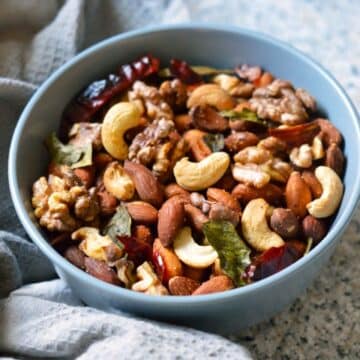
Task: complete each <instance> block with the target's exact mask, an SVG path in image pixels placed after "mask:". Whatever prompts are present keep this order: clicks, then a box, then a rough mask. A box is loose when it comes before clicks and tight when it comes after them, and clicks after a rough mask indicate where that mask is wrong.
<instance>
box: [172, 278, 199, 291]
mask: <svg viewBox="0 0 360 360" xmlns="http://www.w3.org/2000/svg"><path fill="white" fill-rule="evenodd" d="M199 286H200V283H199V282H198V281H195V280H193V279H190V278H188V277H185V276H174V277H173V278H171V279H170V280H169V286H168V287H169V291H170V294H171V295H178V296H186V295H191V294H192V293H193V292H194V291H195V290H196V289H197V288H198V287H199Z"/></svg>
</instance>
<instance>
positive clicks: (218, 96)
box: [187, 84, 236, 110]
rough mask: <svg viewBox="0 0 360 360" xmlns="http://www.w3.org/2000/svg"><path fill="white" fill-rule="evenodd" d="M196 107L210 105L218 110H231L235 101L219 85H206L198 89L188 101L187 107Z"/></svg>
mask: <svg viewBox="0 0 360 360" xmlns="http://www.w3.org/2000/svg"><path fill="white" fill-rule="evenodd" d="M196 105H210V106H213V107H215V108H216V109H218V110H230V109H232V108H233V107H234V106H235V105H236V102H235V100H234V99H233V98H232V97H231V96H230V95H229V94H228V93H227V92H226V91H225V90H224V89H222V88H221V87H220V86H219V85H216V84H205V85H200V86H199V87H197V88H196V89H195V90H194V91H193V92H192V93H191V95H190V97H189V99H188V101H187V107H188V108H192V107H194V106H196Z"/></svg>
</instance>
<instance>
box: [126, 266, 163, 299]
mask: <svg viewBox="0 0 360 360" xmlns="http://www.w3.org/2000/svg"><path fill="white" fill-rule="evenodd" d="M136 275H137V276H138V278H139V279H140V281H138V282H136V283H135V284H133V286H132V287H131V290H134V291H138V292H143V293H145V294H148V295H168V294H169V293H168V291H167V290H166V288H165V287H164V286H163V285H162V284H161V283H160V280H159V278H158V277H157V276H156V274H155V273H154V270H153V269H152V267H151V265H150V264H149V263H148V262H147V261H145V262H144V263H143V264H142V265H140V266H139V267H138V268H137V269H136Z"/></svg>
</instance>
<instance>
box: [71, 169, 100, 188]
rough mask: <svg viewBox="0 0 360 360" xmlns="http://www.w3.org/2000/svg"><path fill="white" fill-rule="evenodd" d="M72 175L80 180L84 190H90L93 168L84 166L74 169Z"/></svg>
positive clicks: (93, 173) (92, 180)
mask: <svg viewBox="0 0 360 360" xmlns="http://www.w3.org/2000/svg"><path fill="white" fill-rule="evenodd" d="M74 174H75V175H76V176H77V177H78V178H79V179H80V180H81V182H82V183H83V184H84V186H85V187H86V188H90V187H91V186H92V185H93V184H94V180H95V166H93V165H92V166H85V167H81V168H77V169H74Z"/></svg>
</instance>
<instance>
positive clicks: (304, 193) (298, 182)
mask: <svg viewBox="0 0 360 360" xmlns="http://www.w3.org/2000/svg"><path fill="white" fill-rule="evenodd" d="M285 197H286V204H287V207H288V208H289V209H291V210H292V211H293V212H294V214H295V215H296V216H298V217H299V218H300V219H302V218H303V217H305V216H306V214H307V208H306V205H307V204H308V203H309V202H310V201H311V199H312V197H311V192H310V189H309V187H308V186H307V184H306V182H305V181H304V180H303V179H302V177H301V175H300V173H299V172H297V171H294V172H292V173H291V175H290V177H289V180H288V182H287V184H286V189H285Z"/></svg>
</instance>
